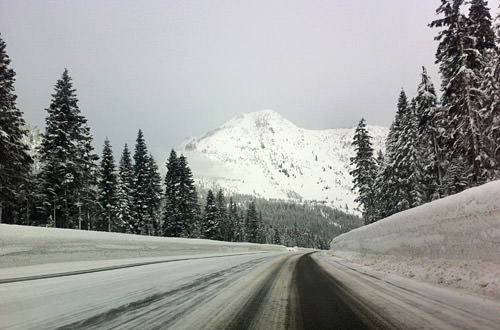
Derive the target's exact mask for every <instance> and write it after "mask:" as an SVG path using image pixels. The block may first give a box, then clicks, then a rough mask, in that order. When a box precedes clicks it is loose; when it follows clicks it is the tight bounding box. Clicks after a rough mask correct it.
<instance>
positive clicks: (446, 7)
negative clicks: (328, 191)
mask: <svg viewBox="0 0 500 330" xmlns="http://www.w3.org/2000/svg"><path fill="white" fill-rule="evenodd" d="M465 6H467V7H465ZM466 9H468V13H467V10H466ZM436 13H437V14H438V15H440V18H439V19H436V20H435V21H433V22H431V23H430V24H429V26H430V27H434V28H439V29H440V31H439V33H438V35H437V37H436V38H435V39H436V40H438V41H439V45H438V49H437V52H436V63H437V64H439V72H440V75H441V86H442V87H441V92H442V95H441V97H440V98H438V96H437V94H436V90H435V88H434V85H433V83H432V81H431V79H430V77H429V75H428V74H427V71H426V69H425V68H423V71H422V74H421V82H420V84H419V85H418V88H417V92H416V95H415V97H413V98H411V99H409V98H408V97H407V95H406V93H405V91H404V90H402V91H401V92H400V95H399V98H398V102H397V112H396V116H395V119H394V121H393V123H392V125H391V127H390V130H389V134H388V136H387V140H386V150H385V154H382V153H381V152H380V151H379V153H378V155H377V156H376V157H375V156H374V154H373V152H374V151H373V148H372V147H371V142H370V136H369V134H368V132H367V130H366V125H365V120H364V119H362V120H361V121H360V122H359V124H358V127H357V129H356V131H355V136H354V140H353V143H352V144H353V146H354V147H355V150H356V155H355V156H354V157H353V158H351V164H352V165H354V169H353V171H352V172H351V174H352V175H353V177H354V181H353V182H354V189H356V190H357V191H358V192H359V195H358V199H357V201H358V202H359V204H360V206H361V208H362V211H363V218H364V221H365V224H368V223H371V222H374V221H377V220H379V219H381V218H384V217H387V216H390V215H391V214H394V213H397V212H400V211H403V210H406V209H408V208H412V207H415V206H418V205H421V204H424V203H426V202H429V201H432V200H436V199H438V198H441V197H445V196H448V195H452V194H455V193H458V192H460V191H462V190H464V189H466V188H469V187H473V186H477V185H480V184H483V183H485V182H488V181H491V180H496V179H499V178H500V46H499V43H500V16H499V18H498V19H497V20H498V24H497V25H496V26H495V25H494V24H493V23H492V18H491V13H490V9H489V8H488V7H487V2H486V1H484V0H471V1H469V2H465V1H463V0H441V5H440V6H439V7H438V9H437V11H436ZM466 13H467V14H466Z"/></svg>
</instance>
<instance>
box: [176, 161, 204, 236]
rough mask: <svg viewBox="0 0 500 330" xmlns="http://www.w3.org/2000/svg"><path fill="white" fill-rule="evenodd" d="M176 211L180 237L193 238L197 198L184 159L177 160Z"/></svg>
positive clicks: (196, 215) (196, 216) (190, 174)
mask: <svg viewBox="0 0 500 330" xmlns="http://www.w3.org/2000/svg"><path fill="white" fill-rule="evenodd" d="M177 165H178V175H179V178H178V182H179V185H178V186H177V188H178V193H177V196H179V198H178V199H177V210H178V212H179V219H180V223H181V226H182V236H184V237H193V236H194V234H195V227H196V222H197V218H198V210H199V206H198V197H197V193H196V188H195V186H194V180H193V173H192V172H191V169H190V168H189V165H188V163H187V159H186V157H184V156H183V155H181V156H180V157H179V158H178V162H177Z"/></svg>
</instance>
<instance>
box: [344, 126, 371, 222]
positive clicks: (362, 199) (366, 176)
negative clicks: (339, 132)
mask: <svg viewBox="0 0 500 330" xmlns="http://www.w3.org/2000/svg"><path fill="white" fill-rule="evenodd" d="M352 145H353V146H354V150H355V151H356V156H355V157H352V158H351V165H352V166H354V169H353V170H352V171H351V172H350V174H351V175H352V176H353V183H354V187H353V189H357V191H358V197H357V198H356V200H355V201H356V202H357V203H359V204H360V206H361V207H362V208H363V218H364V220H365V224H369V223H371V222H373V221H374V220H375V217H374V213H375V205H374V196H373V184H374V180H375V175H376V166H375V160H374V159H373V148H372V146H371V141H370V135H369V134H368V131H367V130H366V124H365V120H364V119H361V120H360V121H359V124H358V127H357V128H356V131H355V133H354V141H353V142H352Z"/></svg>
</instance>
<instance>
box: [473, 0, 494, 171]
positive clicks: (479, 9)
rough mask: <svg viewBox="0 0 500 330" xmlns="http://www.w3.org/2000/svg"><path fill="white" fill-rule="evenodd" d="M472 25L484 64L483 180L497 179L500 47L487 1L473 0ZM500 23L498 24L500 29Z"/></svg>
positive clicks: (481, 104) (478, 51)
mask: <svg viewBox="0 0 500 330" xmlns="http://www.w3.org/2000/svg"><path fill="white" fill-rule="evenodd" d="M499 19H500V15H499ZM499 24H500V23H499ZM469 27H470V30H471V34H472V36H473V37H474V40H475V48H476V49H477V53H478V55H479V56H480V59H481V65H482V67H480V68H479V72H478V73H477V74H478V75H479V76H480V85H479V88H478V89H479V90H480V91H481V92H482V97H481V98H480V103H479V105H480V116H479V118H480V131H481V138H482V141H481V146H483V149H482V150H481V154H480V155H479V157H480V163H481V164H482V165H483V166H482V168H481V177H482V178H483V180H495V179H498V178H500V154H499V155H496V154H495V153H496V150H497V149H498V148H499V145H500V143H499V140H498V136H499V134H498V131H500V128H499V126H500V108H499V106H498V104H499V101H498V100H499V99H500V72H499V71H500V68H499V64H498V62H499V57H500V49H499V46H498V45H497V44H496V42H495V32H494V28H493V26H492V20H491V15H490V10H489V8H488V7H487V2H486V1H483V0H473V1H471V7H470V10H469ZM498 27H499V26H498V25H497V29H498ZM476 71H478V69H476ZM495 131H496V135H497V136H496V137H495ZM499 151H500V149H499Z"/></svg>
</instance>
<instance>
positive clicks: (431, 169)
mask: <svg viewBox="0 0 500 330" xmlns="http://www.w3.org/2000/svg"><path fill="white" fill-rule="evenodd" d="M415 100H416V103H417V105H416V110H415V116H416V120H417V125H418V130H417V134H418V137H417V140H418V141H419V144H420V146H419V148H421V150H422V155H421V159H420V162H421V163H422V185H421V191H420V193H421V195H423V198H424V202H427V201H431V200H435V199H438V198H439V197H440V195H441V185H442V178H443V173H444V169H445V168H446V165H447V163H446V157H445V156H446V155H445V152H444V150H443V141H444V136H445V133H446V132H445V127H446V125H445V123H444V114H443V113H442V108H441V107H439V105H438V98H437V96H436V91H435V89H434V85H433V84H432V82H431V79H430V77H429V75H428V74H427V70H426V69H425V67H422V80H421V82H420V84H419V86H418V89H417V96H416V97H415Z"/></svg>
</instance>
